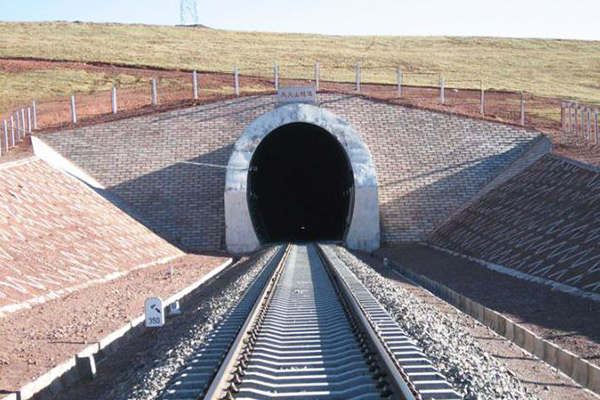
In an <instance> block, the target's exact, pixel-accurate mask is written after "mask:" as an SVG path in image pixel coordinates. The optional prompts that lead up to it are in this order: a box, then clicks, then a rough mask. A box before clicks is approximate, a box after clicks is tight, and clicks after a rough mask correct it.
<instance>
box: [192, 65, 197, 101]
mask: <svg viewBox="0 0 600 400" xmlns="http://www.w3.org/2000/svg"><path fill="white" fill-rule="evenodd" d="M192 89H193V91H194V100H198V72H196V71H194V72H192Z"/></svg>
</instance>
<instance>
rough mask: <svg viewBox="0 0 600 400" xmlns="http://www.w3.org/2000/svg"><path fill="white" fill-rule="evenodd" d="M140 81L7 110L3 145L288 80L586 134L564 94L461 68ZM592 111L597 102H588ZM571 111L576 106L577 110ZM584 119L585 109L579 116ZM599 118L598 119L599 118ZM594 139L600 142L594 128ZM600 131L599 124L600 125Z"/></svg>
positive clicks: (236, 72) (316, 69)
mask: <svg viewBox="0 0 600 400" xmlns="http://www.w3.org/2000/svg"><path fill="white" fill-rule="evenodd" d="M143 71H144V73H143V74H141V75H140V76H139V77H138V78H137V79H136V80H135V81H134V82H130V83H123V84H119V85H118V86H114V87H113V88H112V89H109V90H98V91H93V92H85V93H74V94H73V95H72V96H70V97H69V98H56V99H39V100H37V101H32V102H31V103H29V104H24V105H22V106H20V107H18V108H17V109H15V110H13V111H12V112H8V113H5V114H4V115H2V116H0V121H3V123H4V132H3V135H0V150H1V153H2V154H6V153H7V152H9V150H10V149H11V148H13V147H15V146H17V145H18V144H19V143H20V142H21V141H23V140H24V139H25V138H26V137H27V136H28V135H30V134H31V133H32V132H34V131H41V132H43V131H50V130H58V129H65V128H73V127H77V126H84V125H89V124H94V123H98V122H104V121H110V120H113V119H116V118H124V117H130V116H135V115H143V114H147V113H153V112H157V111H164V110H166V109H171V108H177V107H182V106H186V105H193V104H198V103H203V102H207V101H214V100H219V99H228V98H233V97H236V96H246V95H255V94H267V93H274V92H275V91H276V90H277V89H278V88H279V87H282V86H306V85H312V86H315V87H316V89H317V91H318V92H333V93H346V94H361V95H365V96H369V97H372V98H376V99H381V100H386V101H390V102H394V103H398V104H404V105H410V106H416V107H423V108H429V109H434V110H443V111H447V112H452V113H456V114H461V115H467V116H473V117H477V118H486V119H491V120H497V121H503V122H508V123H513V124H518V125H522V126H527V127H532V128H538V129H553V130H562V131H564V132H574V133H575V132H579V131H576V130H572V127H573V124H572V123H568V124H567V123H566V122H565V118H566V116H567V115H571V114H568V113H567V111H565V109H566V105H567V104H571V103H566V102H564V101H561V100H560V99H555V98H549V97H543V96H537V95H534V94H531V93H524V92H522V93H517V92H510V91H503V90H494V89H492V88H489V87H485V85H484V83H483V82H481V81H480V80H477V79H472V80H465V79H464V78H463V77H462V76H461V75H460V74H456V73H447V74H440V73H437V72H428V71H403V70H401V69H399V68H395V67H393V66H381V65H379V66H378V65H369V64H368V63H365V65H362V64H360V63H356V64H354V65H352V64H348V65H328V66H326V68H324V67H323V66H322V65H319V63H318V62H316V63H315V64H314V65H307V64H296V65H278V64H277V63H273V67H272V69H266V68H255V69H243V70H240V69H238V68H232V72H231V73H216V72H207V71H198V72H196V71H193V72H181V71H158V70H157V71H149V70H143ZM588 109H589V107H588ZM569 110H571V108H569ZM577 115H578V118H579V116H580V115H583V114H581V113H579V114H577ZM594 121H596V117H595V116H594ZM591 132H592V133H591V134H590V136H589V137H592V136H593V137H594V138H595V141H594V140H588V144H597V141H598V137H597V133H596V134H595V136H594V135H593V132H594V129H591ZM595 132H597V128H596V131H595Z"/></svg>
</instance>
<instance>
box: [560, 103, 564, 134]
mask: <svg viewBox="0 0 600 400" xmlns="http://www.w3.org/2000/svg"><path fill="white" fill-rule="evenodd" d="M560 129H561V130H562V131H563V132H564V131H565V102H564V101H561V102H560Z"/></svg>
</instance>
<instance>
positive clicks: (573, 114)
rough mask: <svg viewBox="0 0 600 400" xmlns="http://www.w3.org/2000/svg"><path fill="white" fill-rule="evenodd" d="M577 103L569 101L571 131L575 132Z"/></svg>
mask: <svg viewBox="0 0 600 400" xmlns="http://www.w3.org/2000/svg"><path fill="white" fill-rule="evenodd" d="M576 113H577V105H576V104H575V103H571V116H570V118H571V133H575V134H576V133H577V115H576Z"/></svg>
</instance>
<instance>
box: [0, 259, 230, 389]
mask: <svg viewBox="0 0 600 400" xmlns="http://www.w3.org/2000/svg"><path fill="white" fill-rule="evenodd" d="M233 265H234V263H233V259H232V258H229V259H228V260H227V261H225V262H224V263H223V264H221V265H220V266H218V267H217V268H215V269H213V270H212V271H210V272H209V273H208V274H206V275H204V276H203V277H202V278H201V279H199V280H198V281H196V282H194V283H193V284H191V285H190V286H188V287H186V288H185V289H183V290H181V291H179V292H178V293H176V294H174V295H173V296H171V297H169V298H168V299H167V300H165V302H164V304H165V307H168V305H169V304H171V303H173V302H175V301H179V300H182V299H184V298H185V297H186V296H188V295H189V294H191V293H192V292H194V291H195V290H197V289H198V288H199V287H202V286H205V285H207V284H209V283H211V282H213V281H214V280H215V279H217V278H218V277H219V276H221V275H222V274H224V273H225V272H227V271H229V269H230V268H231V267H232V266H233ZM144 320H145V317H144V315H140V316H138V317H137V318H135V319H133V320H132V321H130V322H129V323H127V324H126V325H124V326H122V327H121V328H119V329H117V330H115V331H113V332H112V333H110V334H109V335H108V336H106V337H104V338H102V339H100V340H99V341H98V342H97V343H94V344H92V345H90V346H88V347H86V348H85V349H83V350H82V351H80V352H79V353H77V355H76V356H75V357H71V359H69V360H68V361H65V362H63V363H62V364H59V365H57V366H56V367H54V368H52V369H51V370H49V371H47V372H46V373H45V374H43V375H41V376H40V377H38V378H37V379H35V380H33V381H31V382H29V383H28V384H26V385H24V386H23V387H21V388H20V389H19V390H18V391H17V392H16V393H12V394H9V395H7V396H5V397H1V398H0V399H1V400H28V399H31V398H33V397H34V396H37V397H36V398H38V399H40V400H43V399H53V398H55V396H56V394H57V393H58V392H59V391H60V390H62V389H64V388H67V387H69V386H71V385H73V384H74V383H76V382H78V381H80V380H82V379H83V378H84V377H85V376H86V372H83V371H82V372H80V371H79V369H78V368H77V364H78V362H77V360H78V359H81V358H90V357H91V358H95V359H97V360H102V359H104V358H106V357H110V355H112V354H114V353H115V352H116V351H117V350H118V349H119V348H120V347H121V345H122V344H124V343H126V342H127V341H128V340H130V339H133V338H135V337H136V336H139V335H140V334H142V333H143V332H144V331H145V330H146V327H145V325H144V324H143V322H144Z"/></svg>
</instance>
